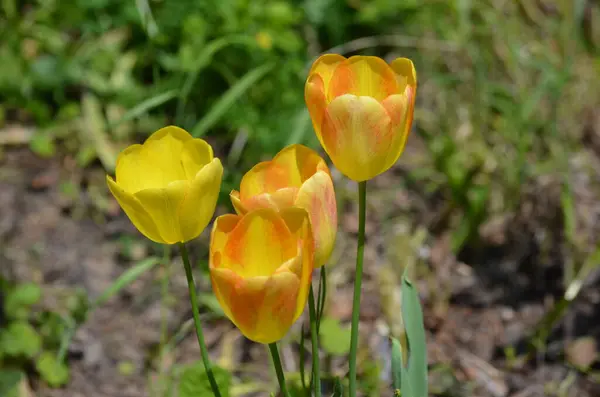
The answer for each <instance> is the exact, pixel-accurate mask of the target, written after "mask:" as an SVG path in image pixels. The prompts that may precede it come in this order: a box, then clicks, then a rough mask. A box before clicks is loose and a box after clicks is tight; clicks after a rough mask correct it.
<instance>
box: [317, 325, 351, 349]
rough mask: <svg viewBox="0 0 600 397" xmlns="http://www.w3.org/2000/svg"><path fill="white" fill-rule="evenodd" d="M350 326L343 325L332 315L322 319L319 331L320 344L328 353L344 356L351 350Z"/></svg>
mask: <svg viewBox="0 0 600 397" xmlns="http://www.w3.org/2000/svg"><path fill="white" fill-rule="evenodd" d="M350 333H351V332H350V328H348V327H342V325H341V324H340V322H339V321H338V320H337V319H335V318H332V317H324V318H323V319H321V329H320V332H319V336H320V340H321V344H320V346H321V347H322V348H323V350H325V351H326V352H327V353H329V354H332V355H336V356H343V355H345V354H348V352H349V351H350Z"/></svg>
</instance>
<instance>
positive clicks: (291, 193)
mask: <svg viewBox="0 0 600 397" xmlns="http://www.w3.org/2000/svg"><path fill="white" fill-rule="evenodd" d="M297 194H298V188H296V187H286V188H283V189H279V190H277V191H276V192H274V193H263V194H258V195H256V196H252V197H250V198H249V199H247V200H246V201H244V206H245V208H247V209H248V211H252V210H256V209H259V208H272V209H274V210H280V209H282V208H287V207H290V206H292V205H294V201H295V200H296V195H297Z"/></svg>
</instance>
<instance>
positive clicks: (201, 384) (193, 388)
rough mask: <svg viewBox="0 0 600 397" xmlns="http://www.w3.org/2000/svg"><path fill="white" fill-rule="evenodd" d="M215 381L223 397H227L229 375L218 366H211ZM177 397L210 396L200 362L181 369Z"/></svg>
mask: <svg viewBox="0 0 600 397" xmlns="http://www.w3.org/2000/svg"><path fill="white" fill-rule="evenodd" d="M212 369H213V373H214V375H215V380H216V381H217V385H218V386H219V391H220V392H221V395H222V396H223V397H229V388H230V386H231V374H230V373H229V372H228V371H227V370H224V369H222V368H220V367H218V366H213V367H212ZM177 390H178V397H196V396H207V395H211V394H212V389H211V387H210V383H209V381H208V377H207V376H206V371H205V370H204V365H203V364H202V362H197V363H195V364H192V365H188V366H186V367H184V368H183V370H182V373H181V377H180V379H179V385H178V388H177Z"/></svg>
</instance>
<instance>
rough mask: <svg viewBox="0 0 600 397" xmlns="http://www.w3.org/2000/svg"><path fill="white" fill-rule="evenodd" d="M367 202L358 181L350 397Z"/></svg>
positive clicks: (363, 184) (363, 186) (353, 396)
mask: <svg viewBox="0 0 600 397" xmlns="http://www.w3.org/2000/svg"><path fill="white" fill-rule="evenodd" d="M366 204H367V181H363V182H359V183H358V246H357V248H356V272H355V279H354V298H353V299H352V333H351V336H350V379H349V380H350V387H349V390H350V397H356V351H357V350H358V318H359V314H360V293H361V284H362V275H363V257H364V251H365V218H366V216H365V215H366V206H367V205H366Z"/></svg>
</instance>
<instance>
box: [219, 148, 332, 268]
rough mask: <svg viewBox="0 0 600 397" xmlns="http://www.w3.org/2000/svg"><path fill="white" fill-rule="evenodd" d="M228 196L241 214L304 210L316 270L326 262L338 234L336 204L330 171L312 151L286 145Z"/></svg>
mask: <svg viewBox="0 0 600 397" xmlns="http://www.w3.org/2000/svg"><path fill="white" fill-rule="evenodd" d="M230 197H231V201H232V203H233V206H234V207H235V210H236V212H237V213H238V214H240V215H243V214H245V213H246V212H248V211H252V210H254V209H258V208H273V209H276V210H282V209H285V208H288V207H292V206H295V207H300V208H304V209H305V210H306V211H307V212H308V215H309V217H310V221H311V224H312V230H313V234H314V241H315V263H314V265H315V268H317V267H321V266H323V265H324V264H325V263H326V262H327V260H329V256H330V255H331V251H332V250H333V246H334V243H335V236H336V232H337V205H336V201H335V192H334V189H333V181H332V180H331V175H330V173H329V168H328V167H327V164H326V163H325V161H324V160H323V159H322V158H321V156H319V155H318V154H317V152H315V151H314V150H312V149H310V148H308V147H306V146H302V145H290V146H287V147H286V148H284V149H283V150H281V151H280V152H279V153H278V154H277V155H276V156H275V157H274V158H273V160H271V161H264V162H262V163H259V164H257V165H255V166H254V167H253V168H252V169H251V170H250V171H248V172H247V173H246V174H245V175H244V177H243V178H242V182H241V184H240V191H239V192H238V191H235V190H234V191H232V192H231V194H230Z"/></svg>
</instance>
